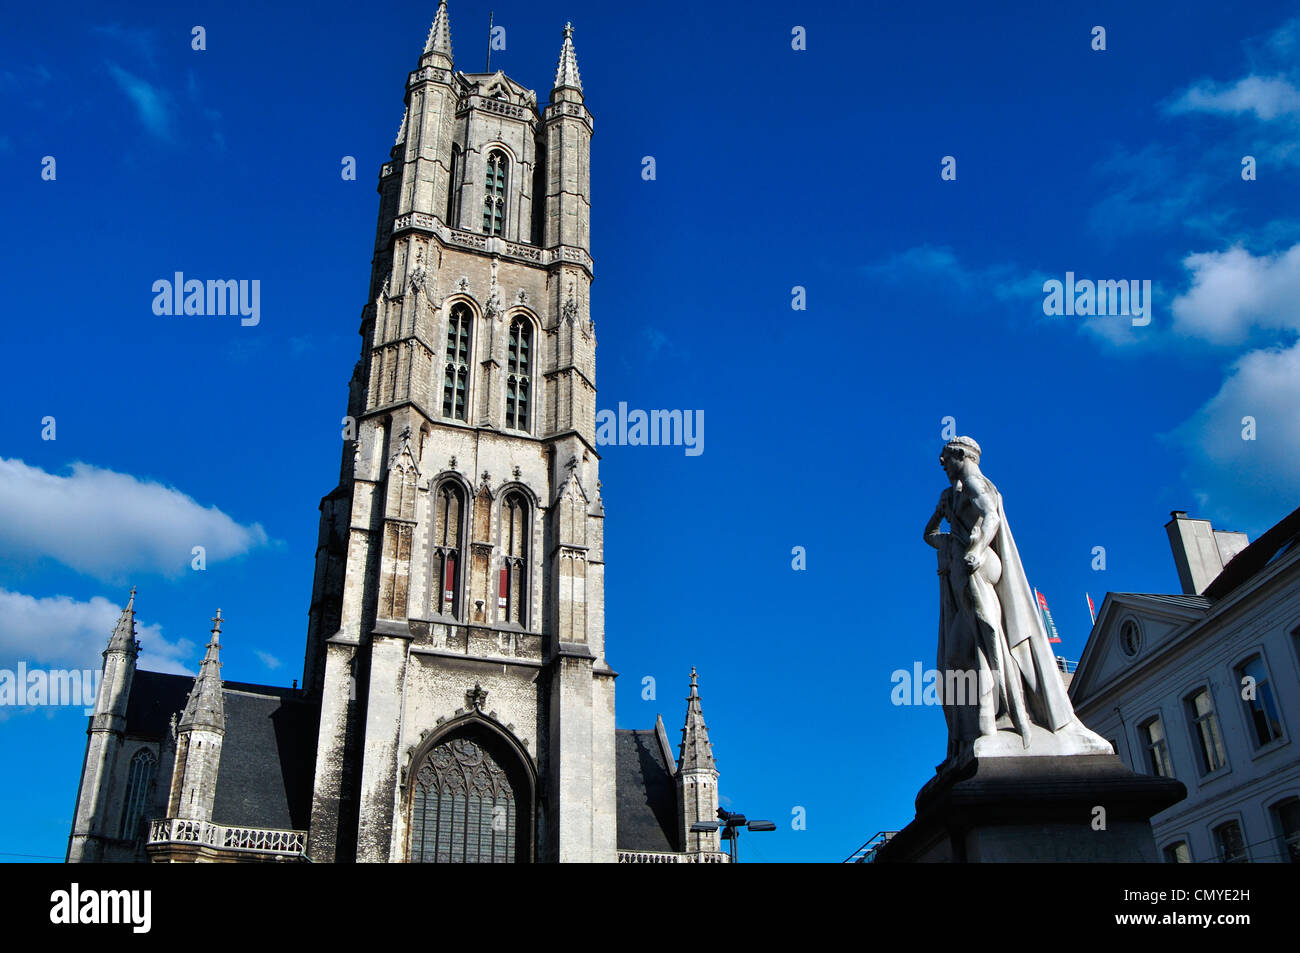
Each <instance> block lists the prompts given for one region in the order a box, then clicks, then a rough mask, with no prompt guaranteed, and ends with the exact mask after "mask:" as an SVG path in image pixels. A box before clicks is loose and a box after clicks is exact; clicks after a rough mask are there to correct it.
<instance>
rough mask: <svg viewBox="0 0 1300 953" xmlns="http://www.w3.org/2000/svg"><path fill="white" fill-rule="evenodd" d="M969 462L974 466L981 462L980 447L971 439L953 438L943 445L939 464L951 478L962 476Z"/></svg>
mask: <svg viewBox="0 0 1300 953" xmlns="http://www.w3.org/2000/svg"><path fill="white" fill-rule="evenodd" d="M968 461H969V462H970V463H973V464H978V463H979V462H980V445H979V444H978V443H976V442H975V441H974V440H973V439H971V438H970V437H953V438H952V439H951V440H949V441H948V442H947V443H946V444H944V445H943V452H942V453H941V454H939V464H940V466H942V467H943V469H944V472H945V473H947V474H948V476H950V477H955V476H957V475H958V474H960V473H961V471H962V468H963V465H964V464H965V463H967V462H968Z"/></svg>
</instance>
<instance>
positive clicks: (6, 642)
mask: <svg viewBox="0 0 1300 953" xmlns="http://www.w3.org/2000/svg"><path fill="white" fill-rule="evenodd" d="M121 615H122V607H121V606H120V605H115V604H114V603H113V602H111V601H109V600H108V599H105V598H104V597H103V596H95V597H94V598H93V599H91V600H90V601H89V602H78V601H77V600H75V599H72V598H70V597H68V596H50V597H44V598H37V597H35V596H29V595H24V594H23V593H20V592H9V591H8V590H6V589H0V665H3V666H4V667H7V668H11V667H13V665H14V664H15V663H16V662H18V661H25V662H27V664H28V665H29V666H32V665H37V664H39V665H43V666H49V667H52V668H77V669H86V668H89V669H93V670H95V671H99V669H100V668H101V667H102V666H103V658H102V657H101V653H103V651H104V648H105V646H107V645H108V639H109V636H111V635H112V634H113V629H114V628H115V627H116V626H117V620H118V619H119V618H120V617H121ZM136 638H137V639H139V640H140V646H141V653H140V660H139V665H140V667H141V668H146V669H150V670H152V671H155V672H176V673H180V674H189V672H188V670H187V669H186V667H185V665H184V664H182V659H186V658H190V657H192V656H193V654H194V650H195V646H194V643H193V642H191V641H190V640H189V639H179V640H178V641H176V642H169V641H167V639H165V638H163V634H162V628H161V627H160V626H157V625H141V624H140V623H139V621H138V620H137V623H136Z"/></svg>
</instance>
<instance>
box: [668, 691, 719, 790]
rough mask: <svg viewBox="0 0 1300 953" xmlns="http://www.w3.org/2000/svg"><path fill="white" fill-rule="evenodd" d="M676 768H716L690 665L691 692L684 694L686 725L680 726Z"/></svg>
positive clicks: (689, 769) (679, 770) (709, 769)
mask: <svg viewBox="0 0 1300 953" xmlns="http://www.w3.org/2000/svg"><path fill="white" fill-rule="evenodd" d="M677 770H678V772H683V771H691V770H704V771H712V770H716V765H715V764H714V761H713V745H712V744H711V743H710V742H709V729H708V726H707V725H705V724H704V711H703V709H702V708H701V707H700V689H699V682H698V681H697V680H696V675H695V667H694V666H692V667H691V693H690V694H689V695H687V696H686V726H685V727H684V728H682V748H681V754H680V755H679V756H678V758H677Z"/></svg>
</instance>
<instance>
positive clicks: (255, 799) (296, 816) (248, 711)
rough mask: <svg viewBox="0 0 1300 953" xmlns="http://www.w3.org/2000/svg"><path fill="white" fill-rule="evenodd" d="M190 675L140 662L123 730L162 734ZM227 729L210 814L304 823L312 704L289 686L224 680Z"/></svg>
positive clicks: (255, 822) (278, 824) (231, 821)
mask: <svg viewBox="0 0 1300 953" xmlns="http://www.w3.org/2000/svg"><path fill="white" fill-rule="evenodd" d="M192 685H193V679H191V678H190V677H189V676H186V675H170V674H164V673H162V672H149V671H144V670H139V671H137V672H136V673H135V680H134V683H133V684H132V687H131V699H130V702H129V703H128V705H127V710H126V734H127V736H128V737H129V738H132V739H135V740H149V741H162V740H163V739H164V738H166V737H167V734H168V733H169V732H170V730H171V729H170V725H169V722H170V720H171V718H172V716H173V715H174V714H175V713H176V712H178V711H180V709H181V708H182V707H183V706H184V705H185V702H186V697H187V696H188V695H189V692H190V687H191V686H192ZM222 703H223V707H224V709H225V720H226V734H225V738H224V740H223V743H222V758H221V764H220V767H219V769H218V771H217V790H216V793H215V798H214V802H213V807H212V820H213V822H214V823H217V824H228V825H231V826H234V827H268V828H281V829H286V830H306V829H307V827H308V826H309V825H310V822H311V794H312V781H313V775H314V773H315V769H316V728H317V722H318V721H319V709H318V708H317V706H316V705H315V704H314V703H312V702H311V701H308V700H306V699H303V698H301V697H300V695H299V693H298V692H297V691H296V690H294V689H291V688H283V687H275V686H269V685H252V684H248V683H245V682H226V683H225V684H224V685H223V686H222Z"/></svg>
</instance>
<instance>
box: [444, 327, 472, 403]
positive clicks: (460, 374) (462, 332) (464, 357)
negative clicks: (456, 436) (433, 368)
mask: <svg viewBox="0 0 1300 953" xmlns="http://www.w3.org/2000/svg"><path fill="white" fill-rule="evenodd" d="M472 323H473V317H472V315H470V312H469V308H467V307H466V306H465V305H463V304H458V305H453V306H452V309H451V314H450V315H448V316H447V366H446V368H445V374H444V376H443V381H442V415H443V416H444V417H450V418H452V419H453V420H465V419H466V417H465V414H466V402H467V396H466V395H467V393H468V391H469V341H470V325H471V324H472Z"/></svg>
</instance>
